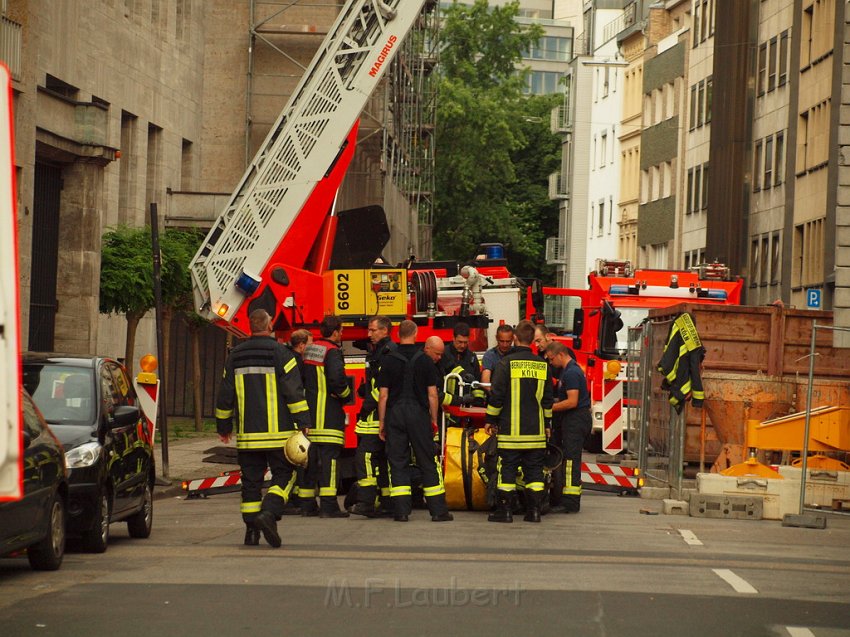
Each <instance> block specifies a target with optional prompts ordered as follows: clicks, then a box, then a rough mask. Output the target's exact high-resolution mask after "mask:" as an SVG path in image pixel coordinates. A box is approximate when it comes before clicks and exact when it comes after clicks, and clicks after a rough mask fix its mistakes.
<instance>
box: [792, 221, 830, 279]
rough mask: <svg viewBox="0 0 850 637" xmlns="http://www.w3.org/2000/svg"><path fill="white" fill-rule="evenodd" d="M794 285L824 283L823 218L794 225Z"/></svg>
mask: <svg viewBox="0 0 850 637" xmlns="http://www.w3.org/2000/svg"><path fill="white" fill-rule="evenodd" d="M792 266H793V271H792V272H791V285H792V287H806V286H811V285H820V284H822V283H823V218H820V219H814V220H812V221H807V222H805V223H801V224H799V225H796V226H794V245H793V260H792Z"/></svg>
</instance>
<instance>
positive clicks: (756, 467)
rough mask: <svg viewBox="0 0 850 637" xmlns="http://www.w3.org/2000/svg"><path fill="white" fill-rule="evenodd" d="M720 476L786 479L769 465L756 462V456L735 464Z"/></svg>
mask: <svg viewBox="0 0 850 637" xmlns="http://www.w3.org/2000/svg"><path fill="white" fill-rule="evenodd" d="M720 475H724V476H738V477H743V476H755V477H758V478H768V479H770V480H784V479H785V478H784V477H782V476H781V475H779V472H778V471H774V470H773V469H771V468H770V467H768V466H767V465H765V464H762V463H761V462H759V461H758V460H756V459H755V457H754V456H750V457H749V458H747V459H746V460H745V461H744V462H739V463H738V464H733V465H732V466H731V467H729V468H728V469H724V470H723V471H721V472H720Z"/></svg>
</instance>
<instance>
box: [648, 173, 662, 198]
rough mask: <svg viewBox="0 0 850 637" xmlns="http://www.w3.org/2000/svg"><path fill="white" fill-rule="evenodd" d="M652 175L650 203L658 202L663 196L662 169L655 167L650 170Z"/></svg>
mask: <svg viewBox="0 0 850 637" xmlns="http://www.w3.org/2000/svg"><path fill="white" fill-rule="evenodd" d="M649 170H650V173H651V175H652V183H651V184H650V185H651V186H652V194H651V195H650V197H649V200H650V201H656V200H657V199H658V197H659V196H660V195H661V175H660V172H661V170H660V168H659V167H658V166H653V167H652V168H650V169H649Z"/></svg>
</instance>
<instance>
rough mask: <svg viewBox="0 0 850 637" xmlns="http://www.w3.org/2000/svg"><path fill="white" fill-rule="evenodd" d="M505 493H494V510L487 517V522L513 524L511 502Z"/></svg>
mask: <svg viewBox="0 0 850 637" xmlns="http://www.w3.org/2000/svg"><path fill="white" fill-rule="evenodd" d="M512 499H513V498H511V494H510V493H508V492H507V491H497V492H496V510H495V511H493V513H491V514H490V515H488V516H487V521H488V522H513V521H514V516H513V512H512V510H513V502H511V500H512Z"/></svg>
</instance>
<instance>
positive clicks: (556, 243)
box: [546, 237, 567, 265]
mask: <svg viewBox="0 0 850 637" xmlns="http://www.w3.org/2000/svg"><path fill="white" fill-rule="evenodd" d="M546 263H547V265H566V264H567V242H566V241H563V240H562V239H561V238H560V237H548V238H547V239H546Z"/></svg>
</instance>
